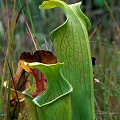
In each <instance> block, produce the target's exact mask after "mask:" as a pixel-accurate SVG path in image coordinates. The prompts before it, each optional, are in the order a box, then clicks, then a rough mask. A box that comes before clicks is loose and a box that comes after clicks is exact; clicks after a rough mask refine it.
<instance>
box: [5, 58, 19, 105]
mask: <svg viewBox="0 0 120 120" xmlns="http://www.w3.org/2000/svg"><path fill="white" fill-rule="evenodd" d="M6 61H7V65H8V68H9V70H10V75H11V78H12V80H13V84H14V87H15V82H14V78H13V75H12V70H11V67H10V64H9V62H8V59H7V57H6ZM15 94H16V98H17V100H18V103H19V107H20V102H19V97H18V94H17V90H16V87H15Z"/></svg>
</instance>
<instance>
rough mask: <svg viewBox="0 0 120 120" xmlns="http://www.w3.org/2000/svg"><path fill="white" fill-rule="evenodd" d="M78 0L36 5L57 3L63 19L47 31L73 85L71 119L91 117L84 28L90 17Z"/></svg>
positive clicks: (89, 70)
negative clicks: (62, 21) (69, 2)
mask: <svg viewBox="0 0 120 120" xmlns="http://www.w3.org/2000/svg"><path fill="white" fill-rule="evenodd" d="M80 5H81V2H79V3H76V4H72V5H67V4H66V3H65V2H63V1H61V0H49V1H44V2H43V4H42V5H41V6H40V9H42V8H45V9H50V8H54V7H60V8H61V9H62V10H63V11H64V13H65V15H66V17H67V20H66V21H65V22H64V23H63V24H62V25H61V26H59V27H58V28H56V29H55V30H53V32H52V33H51V36H50V37H51V40H52V41H53V44H54V47H55V50H56V53H57V57H58V59H59V61H60V62H64V63H65V64H64V66H63V69H62V71H63V75H64V76H65V78H66V79H67V80H68V81H69V82H70V84H71V85H72V86H73V89H74V91H73V92H72V93H71V94H70V97H71V103H72V118H73V120H94V119H95V111H94V87H93V68H92V61H91V53H90V45H89V39H88V30H89V29H90V26H91V24H90V21H89V20H88V18H87V17H86V15H84V14H83V12H82V11H81V9H80Z"/></svg>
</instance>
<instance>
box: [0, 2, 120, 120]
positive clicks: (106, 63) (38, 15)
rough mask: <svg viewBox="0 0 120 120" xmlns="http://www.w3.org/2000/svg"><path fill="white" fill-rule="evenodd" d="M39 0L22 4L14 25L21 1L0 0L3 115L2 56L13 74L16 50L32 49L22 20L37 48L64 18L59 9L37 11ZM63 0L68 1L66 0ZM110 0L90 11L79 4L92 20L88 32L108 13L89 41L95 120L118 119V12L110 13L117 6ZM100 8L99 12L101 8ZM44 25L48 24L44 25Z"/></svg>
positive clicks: (2, 77)
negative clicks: (92, 59)
mask: <svg viewBox="0 0 120 120" xmlns="http://www.w3.org/2000/svg"><path fill="white" fill-rule="evenodd" d="M41 2H42V1H40V3H39V2H34V3H33V2H32V1H29V2H28V3H27V5H25V6H24V8H23V10H22V13H20V17H19V19H18V22H17V24H16V25H15V21H16V18H17V16H18V14H19V11H20V10H21V8H22V5H23V4H24V1H20V0H19V1H16V0H14V1H13V2H10V1H8V0H6V1H1V3H2V4H1V6H0V9H1V11H2V12H3V13H5V12H6V13H7V15H6V16H5V17H3V18H2V16H0V17H1V20H0V22H2V27H3V28H4V31H3V33H5V34H0V43H1V44H0V56H2V57H0V86H1V87H0V91H1V92H0V114H1V115H3V116H4V113H5V107H6V106H5V101H4V100H5V99H8V101H9V102H8V103H9V104H8V111H7V117H8V118H9V116H10V87H11V84H9V87H8V95H5V93H6V91H7V90H6V89H5V88H3V82H4V81H6V80H9V82H11V76H10V72H9V67H8V65H7V61H6V59H5V56H7V58H8V62H9V63H10V68H11V69H12V74H13V75H14V74H15V71H16V69H17V63H18V61H19V56H20V54H21V53H22V52H23V51H27V50H31V51H35V47H34V44H33V42H32V40H31V37H30V34H29V32H28V30H27V26H26V24H25V23H26V21H27V22H28V24H29V26H30V28H31V31H32V33H33V36H34V38H35V40H36V41H37V45H38V48H39V49H40V47H41V45H42V44H43V43H44V38H46V39H47V40H48V42H49V37H48V36H49V32H50V31H51V30H52V29H53V28H55V27H56V26H58V25H59V24H61V23H62V22H63V20H64V16H63V13H62V12H61V11H60V12H58V10H50V11H49V12H48V11H41V12H40V11H39V9H38V4H41ZM67 2H71V1H68V0H67ZM76 2H77V1H76ZM83 3H84V2H83ZM91 4H92V3H91ZM112 4H113V6H112V7H111V5H110V4H109V3H108V2H107V1H106V0H105V4H104V6H100V7H98V6H97V7H98V8H96V9H95V8H94V9H95V10H94V11H93V9H92V8H91V6H88V5H89V4H87V3H86V6H83V9H84V11H86V14H88V16H89V18H90V19H91V21H92V30H91V31H90V32H92V31H93V29H94V28H95V26H96V24H98V21H100V20H101V18H102V17H103V16H104V15H105V13H106V12H108V17H107V18H106V19H105V20H103V22H102V24H101V26H100V27H99V29H98V30H97V32H96V34H95V35H94V36H93V38H92V39H91V41H90V44H91V52H92V56H95V57H96V58H97V60H96V66H95V67H94V71H95V74H96V78H98V79H99V80H100V82H99V83H97V84H95V109H96V119H97V120H119V119H120V107H119V106H120V74H119V73H120V47H119V40H120V35H119V34H120V33H119V25H118V24H119V23H118V21H119V17H118V16H119V14H118V13H116V14H114V13H113V9H114V7H118V8H119V6H118V5H117V1H116V0H115V1H113V2H112ZM92 5H93V7H96V6H95V5H94V4H92ZM101 9H102V10H103V12H101V11H102V10H101ZM33 11H34V12H33ZM97 11H100V12H97ZM91 12H94V15H93V16H92V14H90V13H91ZM95 12H96V13H95ZM55 14H56V16H57V14H61V17H60V18H59V19H60V20H59V19H57V18H55V17H54V15H55ZM96 14H97V15H96ZM5 20H6V21H5ZM4 21H5V22H4ZM53 21H55V22H53ZM56 21H57V22H56ZM46 26H48V28H47V27H46ZM0 29H1V27H0ZM6 29H7V30H6ZM26 43H27V44H26ZM3 63H4V64H3ZM21 114H22V113H21ZM23 116H24V115H23ZM5 117H6V116H4V117H1V119H3V118H4V119H5Z"/></svg>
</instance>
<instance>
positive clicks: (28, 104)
mask: <svg viewBox="0 0 120 120" xmlns="http://www.w3.org/2000/svg"><path fill="white" fill-rule="evenodd" d="M35 91H36V84H35V83H33V85H32V86H31V87H30V88H29V89H27V90H25V91H23V92H22V93H23V94H24V96H25V109H26V112H27V118H28V120H39V119H38V114H37V109H36V105H35V104H34V103H33V99H34V98H33V97H32V95H31V94H32V93H34V92H35Z"/></svg>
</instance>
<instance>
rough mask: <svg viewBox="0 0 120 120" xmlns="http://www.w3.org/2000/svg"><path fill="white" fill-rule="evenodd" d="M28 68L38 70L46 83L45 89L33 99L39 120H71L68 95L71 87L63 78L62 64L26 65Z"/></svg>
mask: <svg viewBox="0 0 120 120" xmlns="http://www.w3.org/2000/svg"><path fill="white" fill-rule="evenodd" d="M27 65H28V66H30V67H32V68H34V69H39V70H40V71H41V72H42V73H43V74H44V76H45V77H46V79H47V81H48V87H47V89H46V90H45V91H44V92H43V93H41V94H40V95H39V96H37V97H36V98H34V99H33V102H34V103H35V104H36V106H37V112H38V116H39V120H71V117H72V116H71V115H72V113H71V101H70V96H69V94H70V93H71V92H72V86H71V85H70V83H69V82H68V81H67V80H66V79H65V78H64V77H63V75H62V72H61V67H62V66H63V63H57V64H43V63H38V62H35V63H28V64H27Z"/></svg>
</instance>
